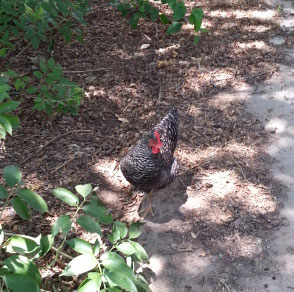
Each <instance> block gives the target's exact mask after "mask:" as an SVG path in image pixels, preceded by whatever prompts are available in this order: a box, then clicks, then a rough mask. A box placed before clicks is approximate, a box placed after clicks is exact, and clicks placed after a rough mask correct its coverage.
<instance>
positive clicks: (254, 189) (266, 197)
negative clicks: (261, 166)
mask: <svg viewBox="0 0 294 292" xmlns="http://www.w3.org/2000/svg"><path fill="white" fill-rule="evenodd" d="M247 189H248V191H246V192H244V193H242V194H240V195H241V196H246V197H245V198H246V204H247V207H248V211H250V212H251V213H255V214H257V215H259V214H267V213H270V212H275V211H276V209H277V202H276V200H275V199H274V198H273V197H272V196H271V194H269V192H268V190H267V189H266V188H265V187H264V186H262V185H260V186H258V185H252V184H251V185H248V186H247Z"/></svg>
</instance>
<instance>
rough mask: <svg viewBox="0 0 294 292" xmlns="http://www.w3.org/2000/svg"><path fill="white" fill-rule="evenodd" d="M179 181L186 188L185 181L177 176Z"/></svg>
mask: <svg viewBox="0 0 294 292" xmlns="http://www.w3.org/2000/svg"><path fill="white" fill-rule="evenodd" d="M179 181H180V183H181V184H182V185H183V187H184V188H185V189H186V188H187V186H186V185H185V183H184V182H183V180H182V179H181V178H180V177H179Z"/></svg>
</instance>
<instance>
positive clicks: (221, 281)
mask: <svg viewBox="0 0 294 292" xmlns="http://www.w3.org/2000/svg"><path fill="white" fill-rule="evenodd" d="M217 280H218V281H219V282H220V283H221V284H223V285H224V286H225V287H226V288H227V290H228V291H229V292H231V290H230V288H229V287H228V285H227V284H226V283H225V282H224V281H223V280H221V279H220V278H218V279H217Z"/></svg>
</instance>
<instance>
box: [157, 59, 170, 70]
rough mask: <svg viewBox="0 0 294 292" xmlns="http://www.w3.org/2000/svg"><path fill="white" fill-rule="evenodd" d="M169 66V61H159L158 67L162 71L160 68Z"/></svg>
mask: <svg viewBox="0 0 294 292" xmlns="http://www.w3.org/2000/svg"><path fill="white" fill-rule="evenodd" d="M168 65H169V61H167V60H163V61H157V67H158V68H159V69H160V68H163V67H166V66H168Z"/></svg>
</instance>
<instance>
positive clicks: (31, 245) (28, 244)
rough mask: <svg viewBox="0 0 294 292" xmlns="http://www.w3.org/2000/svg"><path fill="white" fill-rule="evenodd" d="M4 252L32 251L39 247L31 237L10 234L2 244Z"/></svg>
mask: <svg viewBox="0 0 294 292" xmlns="http://www.w3.org/2000/svg"><path fill="white" fill-rule="evenodd" d="M3 247H5V248H6V252H9V253H23V254H25V253H28V254H30V253H33V252H34V251H36V250H37V248H38V247H39V246H38V244H37V243H36V242H35V241H33V240H32V239H28V238H24V237H21V236H12V237H10V238H9V239H8V240H7V241H6V242H5V243H4V244H3Z"/></svg>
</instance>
